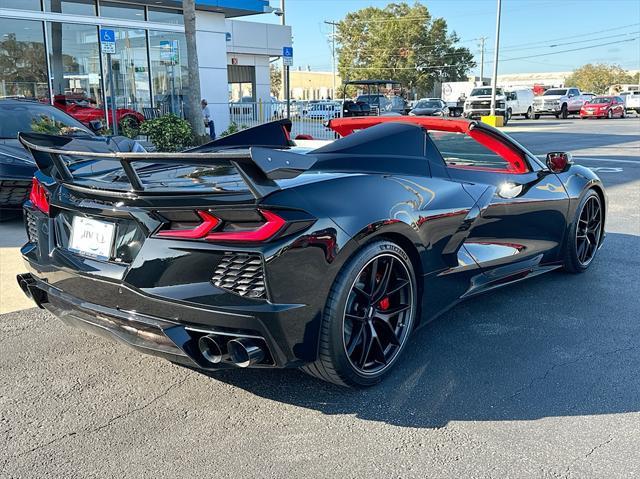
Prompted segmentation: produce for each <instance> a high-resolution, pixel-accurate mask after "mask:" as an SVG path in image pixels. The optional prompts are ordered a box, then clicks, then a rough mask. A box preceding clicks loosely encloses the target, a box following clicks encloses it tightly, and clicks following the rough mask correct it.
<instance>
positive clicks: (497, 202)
mask: <svg viewBox="0 0 640 479" xmlns="http://www.w3.org/2000/svg"><path fill="white" fill-rule="evenodd" d="M330 126H331V128H333V129H334V130H335V131H336V132H337V133H339V134H341V135H342V138H340V139H338V140H335V141H333V142H324V143H322V142H316V141H311V142H308V141H300V142H299V144H297V145H296V144H294V143H293V142H292V141H291V140H290V137H289V133H288V130H290V128H291V123H290V122H289V121H287V120H281V121H278V122H273V123H269V124H266V125H262V126H259V127H256V128H253V129H249V130H245V131H242V132H240V133H237V134H235V135H232V136H228V137H225V138H221V139H219V140H216V141H213V142H211V143H209V144H207V145H205V146H202V147H199V148H196V149H194V150H191V151H189V152H185V153H175V154H166V153H116V152H111V151H108V149H107V148H106V147H105V146H104V145H103V144H98V145H96V144H94V143H95V142H94V141H91V140H87V139H82V140H81V139H71V138H62V137H53V136H46V135H39V134H21V135H20V141H21V142H22V144H23V145H24V146H25V148H26V149H27V150H29V151H30V152H31V154H32V155H33V156H34V157H35V159H36V161H37V163H38V167H39V171H38V172H37V173H36V178H37V187H36V191H35V193H34V194H33V195H32V199H31V201H28V202H27V203H26V204H25V211H26V215H27V226H28V229H27V231H28V237H29V241H28V243H26V244H25V245H24V247H23V248H22V254H23V256H24V259H25V262H26V265H27V267H28V270H29V272H28V273H26V274H23V275H20V276H19V277H18V281H19V283H20V286H21V287H22V289H23V290H24V291H25V293H27V294H28V295H29V296H30V297H32V298H33V299H34V300H35V302H36V303H37V304H38V305H39V306H40V307H43V308H46V309H48V310H49V311H51V312H53V313H54V314H55V315H56V316H58V317H60V318H61V319H62V320H63V321H64V322H67V323H70V324H74V325H77V326H81V327H84V328H88V329H91V330H93V331H96V332H98V333H103V334H106V335H108V336H113V337H115V338H117V339H119V340H122V341H124V342H126V343H128V344H129V345H130V346H133V347H134V348H137V349H139V350H141V351H145V352H147V353H150V354H154V355H158V356H162V357H165V358H168V359H170V360H171V361H175V362H177V363H181V364H184V365H188V366H191V367H195V368H200V369H204V370H214V369H218V368H225V367H234V366H236V367H237V366H240V367H246V366H252V367H257V368H273V367H278V368H281V367H302V368H303V369H304V370H305V371H307V372H308V373H310V374H312V375H314V376H317V377H318V378H321V379H324V380H327V381H331V382H334V383H337V384H341V385H352V386H366V385H371V384H374V383H376V382H377V381H379V380H380V378H381V377H382V376H383V375H384V374H385V373H387V372H388V371H389V370H390V369H391V367H392V366H393V365H394V364H395V363H396V362H397V361H398V358H399V357H400V353H401V352H402V350H403V349H404V347H405V346H406V344H407V339H408V337H409V336H410V334H411V332H412V331H413V329H414V328H416V327H417V326H419V325H422V324H425V323H427V322H428V321H430V320H431V319H433V318H434V317H436V316H437V315H438V314H440V313H441V312H443V311H444V310H446V309H447V308H450V307H451V306H452V305H454V304H455V303H456V302H458V301H459V300H461V299H463V298H467V297H469V296H472V295H475V294H478V293H482V292H486V291H489V290H492V289H493V288H497V287H501V286H504V285H506V284H509V283H512V282H515V281H519V280H521V279H524V278H527V277H531V276H535V275H538V274H541V273H545V272H547V271H551V270H554V269H557V268H564V269H565V270H567V271H570V272H574V273H575V272H581V271H584V270H586V269H587V268H588V267H589V265H590V264H591V262H592V261H593V259H594V257H595V256H596V253H597V251H598V248H599V247H600V245H601V244H602V241H603V239H604V224H605V214H606V196H605V192H604V189H603V186H602V183H601V181H600V180H599V179H598V177H597V176H596V175H595V174H594V173H593V172H592V171H591V170H589V169H587V168H584V167H581V166H577V165H573V164H572V162H571V160H570V156H569V155H568V154H566V153H560V152H554V153H549V155H548V157H547V161H546V164H545V163H544V162H541V161H539V160H538V159H537V158H536V157H535V156H534V155H532V154H531V153H529V152H528V151H527V150H526V149H525V148H524V147H522V146H521V145H519V144H518V143H516V142H514V141H513V140H512V139H510V138H509V137H507V136H505V135H504V134H502V133H501V132H499V131H498V130H496V129H494V128H491V127H489V126H487V125H484V124H482V123H476V122H473V121H466V120H449V119H436V118H429V117H363V118H344V119H336V120H332V121H331V122H330ZM358 130H360V131H358ZM355 131H357V132H356V133H353V132H355ZM352 133H353V134H352ZM100 148H102V149H100ZM89 152H91V153H89Z"/></svg>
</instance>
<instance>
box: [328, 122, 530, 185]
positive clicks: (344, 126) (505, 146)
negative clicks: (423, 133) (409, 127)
mask: <svg viewBox="0 0 640 479" xmlns="http://www.w3.org/2000/svg"><path fill="white" fill-rule="evenodd" d="M391 122H405V123H412V124H414V125H419V126H421V127H423V128H425V129H427V130H434V131H446V132H451V133H464V134H466V135H469V136H470V137H471V138H473V139H474V140H476V141H477V142H478V143H480V144H481V145H483V146H485V147H486V148H488V149H489V150H491V151H493V152H494V153H495V154H497V155H499V156H500V157H502V158H503V159H504V160H505V161H506V162H507V169H506V170H498V169H486V168H482V167H474V168H473V169H476V170H479V171H492V172H493V173H516V174H517V173H526V172H527V171H529V170H528V167H527V164H526V162H525V160H524V158H523V156H522V154H521V153H520V152H519V151H517V150H515V149H513V148H512V147H511V146H510V145H509V143H507V142H505V141H502V140H501V139H500V138H499V137H498V136H496V135H493V134H491V133H490V132H486V131H483V130H480V129H474V128H472V126H473V125H474V124H475V122H471V121H468V120H454V119H446V118H433V117H421V116H367V117H357V118H336V119H334V120H331V121H329V128H331V129H332V130H333V131H335V132H336V133H338V134H339V135H340V136H347V135H350V134H351V133H353V132H354V131H358V130H364V129H366V128H370V127H372V126H375V125H379V124H381V123H391ZM451 167H452V168H455V166H451Z"/></svg>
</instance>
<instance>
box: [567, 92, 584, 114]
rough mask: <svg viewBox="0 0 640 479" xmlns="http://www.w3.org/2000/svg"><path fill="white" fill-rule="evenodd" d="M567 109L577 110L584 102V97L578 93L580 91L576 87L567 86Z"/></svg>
mask: <svg viewBox="0 0 640 479" xmlns="http://www.w3.org/2000/svg"><path fill="white" fill-rule="evenodd" d="M568 95H569V102H568V107H569V111H579V110H580V108H582V104H583V103H584V101H585V100H584V98H583V97H582V95H580V91H579V90H578V89H577V88H569V92H568Z"/></svg>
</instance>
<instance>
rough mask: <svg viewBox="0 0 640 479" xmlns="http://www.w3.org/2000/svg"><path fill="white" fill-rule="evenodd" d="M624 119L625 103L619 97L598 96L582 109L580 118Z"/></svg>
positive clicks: (586, 103)
mask: <svg viewBox="0 0 640 479" xmlns="http://www.w3.org/2000/svg"><path fill="white" fill-rule="evenodd" d="M616 116H617V117H619V118H624V101H623V100H622V98H621V97H619V96H597V97H595V98H592V99H591V100H589V101H588V102H585V104H584V105H582V108H580V118H583V119H584V118H589V117H593V118H605V117H606V118H613V117H616Z"/></svg>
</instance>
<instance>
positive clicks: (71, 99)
mask: <svg viewBox="0 0 640 479" xmlns="http://www.w3.org/2000/svg"><path fill="white" fill-rule="evenodd" d="M53 106H55V107H56V108H59V109H60V110H62V111H64V112H66V113H68V114H69V115H71V116H72V117H74V118H75V119H76V120H78V121H80V122H81V123H84V124H85V125H89V122H91V121H95V120H99V121H102V122H105V115H104V108H100V107H98V106H97V105H96V102H95V101H94V100H92V99H91V98H87V97H86V96H84V95H73V94H65V95H55V96H54V97H53ZM111 114H112V113H111V111H109V115H111ZM125 119H126V120H127V121H129V122H131V125H132V126H134V127H137V126H139V125H140V123H142V122H143V121H144V116H143V115H142V114H141V113H138V112H137V111H135V110H131V109H129V108H117V109H116V121H117V122H118V128H121V125H122V122H123V121H124V120H125ZM109 123H111V116H109Z"/></svg>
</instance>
